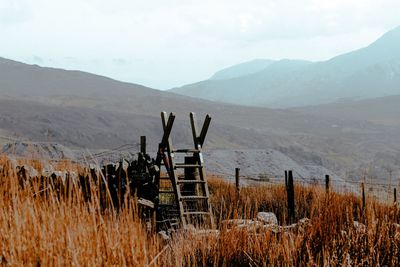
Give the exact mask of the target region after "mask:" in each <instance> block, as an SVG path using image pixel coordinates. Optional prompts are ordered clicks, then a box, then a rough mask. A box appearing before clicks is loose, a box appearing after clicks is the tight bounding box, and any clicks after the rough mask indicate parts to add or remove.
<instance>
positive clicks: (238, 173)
mask: <svg viewBox="0 0 400 267" xmlns="http://www.w3.org/2000/svg"><path fill="white" fill-rule="evenodd" d="M235 186H236V193H237V195H238V196H239V193H240V168H235Z"/></svg>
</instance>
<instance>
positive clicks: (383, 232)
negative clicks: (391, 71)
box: [0, 157, 400, 266]
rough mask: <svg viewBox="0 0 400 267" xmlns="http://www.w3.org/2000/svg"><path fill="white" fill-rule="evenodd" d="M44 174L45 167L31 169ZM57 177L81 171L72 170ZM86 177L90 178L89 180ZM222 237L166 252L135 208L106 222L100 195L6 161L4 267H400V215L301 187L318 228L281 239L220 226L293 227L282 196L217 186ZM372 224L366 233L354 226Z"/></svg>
mask: <svg viewBox="0 0 400 267" xmlns="http://www.w3.org/2000/svg"><path fill="white" fill-rule="evenodd" d="M23 163H24V164H31V165H32V166H34V167H35V168H37V169H39V170H40V168H41V167H42V165H43V164H41V163H40V162H37V161H36V162H35V161H29V162H28V161H27V162H23ZM60 165H61V166H58V168H60V169H62V168H68V170H72V171H76V172H77V171H79V168H80V167H79V166H76V165H70V164H68V162H65V163H62V164H60ZM80 171H82V170H80ZM209 186H210V192H211V194H212V199H211V201H212V204H213V210H214V213H215V217H216V221H217V224H218V225H219V226H218V228H219V230H220V233H219V235H215V234H208V235H207V234H206V235H199V234H195V233H194V232H191V231H180V232H177V233H175V234H174V235H173V238H172V240H171V241H170V242H168V243H165V242H164V241H162V240H161V239H160V238H159V237H158V236H157V234H156V233H154V232H151V231H148V230H146V227H145V226H144V225H143V223H141V222H140V219H139V218H138V217H137V214H138V212H137V208H136V205H135V202H134V200H133V199H128V198H126V199H125V205H124V207H123V209H122V210H121V211H120V212H119V213H118V214H117V213H116V212H115V211H114V210H112V209H109V210H107V211H106V212H101V209H100V204H99V200H98V198H97V197H96V192H92V193H93V198H92V201H91V202H90V203H87V202H84V201H83V197H82V195H81V192H80V191H79V190H78V188H76V187H70V191H71V192H67V194H66V195H67V196H68V197H58V194H57V192H53V191H52V190H51V189H48V190H46V191H45V192H46V193H45V194H44V192H39V185H38V184H33V185H32V187H30V186H25V187H24V189H22V188H21V186H20V185H19V183H18V179H17V175H16V173H15V170H14V166H12V164H11V162H10V161H9V160H8V159H7V158H4V157H3V158H1V159H0V262H1V263H2V264H8V265H11V266H20V265H37V264H39V263H40V264H41V265H43V266H49V265H50V266H53V265H57V266H65V265H67V266H70V265H76V266H109V265H117V266H121V265H122V266H123V265H128V266H151V265H154V266H188V265H189V266H205V265H211V266H212V265H214V266H234V265H238V266H270V265H285V266H291V265H296V266H304V265H306V266H309V265H311V266H313V265H332V266H338V265H340V266H342V265H355V266H357V265H365V266H385V265H386V266H398V265H399V257H400V248H399V246H400V235H399V232H398V231H399V228H398V226H397V225H396V224H397V223H399V220H400V215H399V212H398V208H397V206H394V205H393V206H391V205H384V204H381V203H378V202H375V201H373V200H372V199H371V200H368V202H367V207H366V209H365V210H363V208H362V205H361V202H360V199H359V198H358V197H356V196H354V195H350V194H344V195H342V194H336V193H330V194H325V192H324V191H323V190H322V189H321V188H318V187H301V186H296V189H295V195H296V215H297V219H300V218H303V217H308V218H310V219H311V226H310V227H305V228H296V230H292V231H287V232H279V233H274V232H272V231H269V230H265V231H259V230H257V231H256V230H243V229H238V228H233V229H227V228H226V227H224V226H222V224H221V221H222V220H225V219H230V218H250V219H251V218H254V217H255V216H256V213H257V212H258V211H272V212H274V213H275V214H277V217H278V220H279V222H280V224H282V225H285V224H286V221H287V220H286V213H287V211H286V191H285V189H284V187H283V186H279V185H270V186H252V187H247V188H243V189H242V190H241V192H240V196H238V195H237V194H236V191H235V188H234V186H233V185H230V184H228V183H226V182H224V181H222V180H219V179H210V180H209ZM353 221H359V222H361V223H363V224H365V229H362V228H356V227H354V226H353Z"/></svg>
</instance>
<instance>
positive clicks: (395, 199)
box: [393, 187, 397, 203]
mask: <svg viewBox="0 0 400 267" xmlns="http://www.w3.org/2000/svg"><path fill="white" fill-rule="evenodd" d="M393 200H394V201H393V202H394V203H396V202H397V190H396V187H395V188H393Z"/></svg>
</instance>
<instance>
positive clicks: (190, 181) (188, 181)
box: [177, 180, 206, 184]
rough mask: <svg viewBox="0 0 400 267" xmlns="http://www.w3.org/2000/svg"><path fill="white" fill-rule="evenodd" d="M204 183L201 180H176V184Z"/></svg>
mask: <svg viewBox="0 0 400 267" xmlns="http://www.w3.org/2000/svg"><path fill="white" fill-rule="evenodd" d="M205 182H206V181H202V180H178V182H177V183H178V184H204V183H205Z"/></svg>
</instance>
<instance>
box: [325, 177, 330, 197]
mask: <svg viewBox="0 0 400 267" xmlns="http://www.w3.org/2000/svg"><path fill="white" fill-rule="evenodd" d="M325 191H326V193H329V175H328V174H327V175H325Z"/></svg>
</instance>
